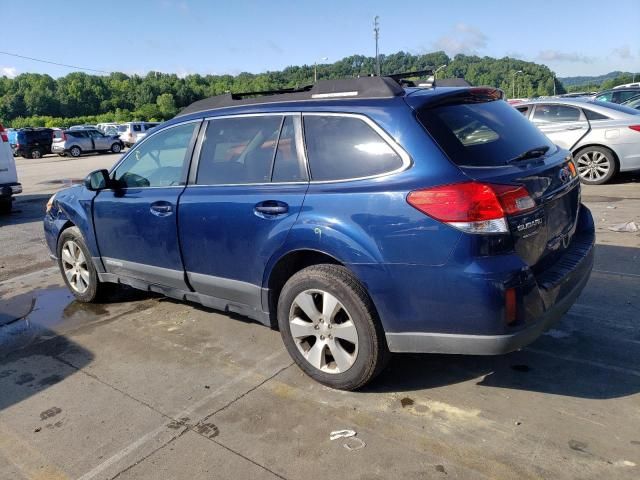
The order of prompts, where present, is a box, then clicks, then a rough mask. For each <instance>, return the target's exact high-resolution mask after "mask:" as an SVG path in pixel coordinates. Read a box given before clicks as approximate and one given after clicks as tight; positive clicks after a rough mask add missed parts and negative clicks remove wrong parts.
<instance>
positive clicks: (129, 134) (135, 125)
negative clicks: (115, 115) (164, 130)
mask: <svg viewBox="0 0 640 480" xmlns="http://www.w3.org/2000/svg"><path fill="white" fill-rule="evenodd" d="M158 125H160V122H127V123H123V124H122V125H120V126H119V127H118V134H119V135H120V140H122V143H124V144H125V146H126V147H127V148H129V147H131V145H133V144H134V143H136V142H137V141H138V135H140V134H141V133H145V132H146V131H147V130H151V129H152V128H154V127H157V126H158Z"/></svg>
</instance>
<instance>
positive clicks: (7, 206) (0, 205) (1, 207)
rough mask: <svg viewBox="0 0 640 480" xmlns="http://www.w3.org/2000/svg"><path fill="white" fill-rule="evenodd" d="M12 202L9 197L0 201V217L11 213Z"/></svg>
mask: <svg viewBox="0 0 640 480" xmlns="http://www.w3.org/2000/svg"><path fill="white" fill-rule="evenodd" d="M12 206H13V202H12V199H11V197H9V198H2V199H0V215H8V214H10V213H11V207H12Z"/></svg>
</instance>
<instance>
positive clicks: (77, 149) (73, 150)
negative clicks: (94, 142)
mask: <svg viewBox="0 0 640 480" xmlns="http://www.w3.org/2000/svg"><path fill="white" fill-rule="evenodd" d="M69 155H71V156H72V157H74V158H78V157H79V156H80V155H82V149H81V148H80V147H78V146H76V145H74V146H73V147H71V148H70V149H69Z"/></svg>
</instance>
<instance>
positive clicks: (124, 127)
mask: <svg viewBox="0 0 640 480" xmlns="http://www.w3.org/2000/svg"><path fill="white" fill-rule="evenodd" d="M128 128H129V126H128V125H118V131H119V132H122V133H124V132H126V131H127V129H128Z"/></svg>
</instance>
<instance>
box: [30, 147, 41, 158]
mask: <svg viewBox="0 0 640 480" xmlns="http://www.w3.org/2000/svg"><path fill="white" fill-rule="evenodd" d="M29 157H30V158H34V159H37V158H42V150H40V149H39V148H34V149H33V150H31V152H30V153H29Z"/></svg>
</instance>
